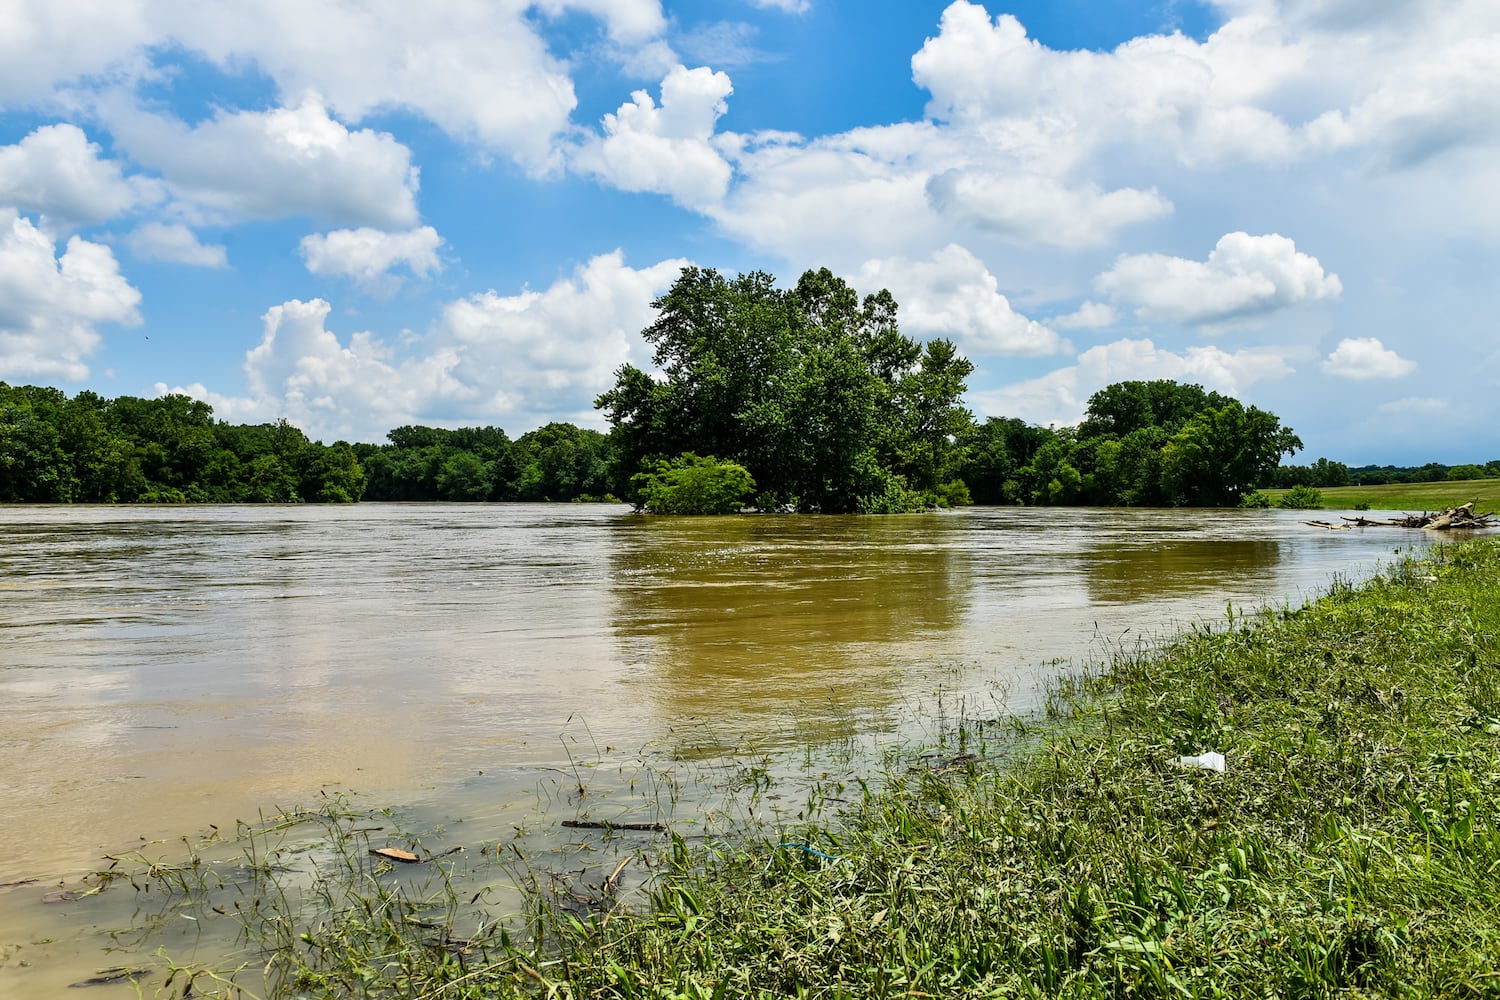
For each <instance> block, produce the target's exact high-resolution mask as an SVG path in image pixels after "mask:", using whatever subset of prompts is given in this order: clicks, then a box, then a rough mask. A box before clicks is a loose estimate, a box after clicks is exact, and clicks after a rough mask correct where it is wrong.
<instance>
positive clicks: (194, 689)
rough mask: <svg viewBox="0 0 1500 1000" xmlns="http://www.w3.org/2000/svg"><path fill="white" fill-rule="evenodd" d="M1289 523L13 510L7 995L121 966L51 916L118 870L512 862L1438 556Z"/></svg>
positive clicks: (0, 855)
mask: <svg viewBox="0 0 1500 1000" xmlns="http://www.w3.org/2000/svg"><path fill="white" fill-rule="evenodd" d="M1325 516H1326V515H1325ZM1299 522H1300V516H1299V515H1298V514H1296V513H1295V512H1283V511H1193V512H1186V513H1185V512H1182V511H1145V510H1131V511H1122V510H1108V511H1103V510H1080V509H1061V510H1039V509H1027V510H1021V509H1015V510H1012V509H994V508H980V509H969V510H964V511H957V512H945V513H938V514H927V515H913V516H904V517H886V518H853V517H851V518H810V517H792V516H786V517H780V516H766V517H744V518H703V519H659V518H658V519H653V518H643V517H637V516H634V515H631V514H630V513H628V511H626V510H625V509H624V508H620V507H605V506H580V505H425V504H419V505H406V504H401V505H394V504H392V505H381V504H365V505H360V506H354V507H167V508H121V507H28V506H14V507H0V752H3V754H4V765H3V768H0V831H3V832H0V883H17V882H24V883H26V884H22V885H8V886H6V887H0V996H4V997H12V996H14V997H33V996H35V997H46V996H51V995H61V994H60V993H59V991H60V990H62V989H63V988H64V987H65V986H66V985H67V983H69V982H73V981H76V980H79V979H83V978H86V977H87V976H88V975H90V974H93V973H94V972H96V971H97V970H98V969H101V968H105V967H109V966H114V965H119V964H121V963H122V959H121V957H120V953H119V952H106V951H105V946H106V945H108V944H109V941H108V940H107V939H106V936H107V932H108V931H109V930H110V922H111V921H112V920H118V919H120V917H119V914H117V913H112V912H111V911H108V910H107V909H106V910H100V909H98V908H95V907H91V906H90V905H88V903H87V902H86V901H78V902H76V903H65V904H57V903H53V904H44V903H43V902H42V898H43V896H44V895H45V894H46V893H47V892H50V891H52V890H54V889H56V888H57V887H59V886H65V885H70V884H75V883H76V880H77V879H78V878H79V877H80V876H82V875H84V874H85V873H87V872H90V871H93V870H95V869H97V868H99V867H101V866H102V863H103V862H102V859H103V858H104V857H105V856H106V855H110V854H116V853H119V852H122V851H129V850H132V849H135V848H137V847H139V846H140V845H142V844H153V843H156V842H168V843H170V842H172V841H173V840H174V839H176V838H181V837H183V836H195V835H197V834H198V833H199V832H201V831H203V830H205V829H206V828H207V827H208V825H209V824H218V825H225V826H228V827H232V825H233V823H234V822H235V820H237V819H242V818H254V817H255V816H257V815H262V814H264V813H266V811H267V810H272V809H274V808H276V807H279V806H287V805H290V804H295V803H301V802H307V801H309V800H311V799H314V798H315V797H316V796H317V795H318V793H319V790H320V789H325V788H337V789H350V790H354V791H356V792H358V793H359V794H360V796H362V798H363V799H364V800H366V801H370V802H373V803H377V804H379V803H398V804H402V805H409V806H412V807H414V808H419V807H425V808H428V809H432V810H440V811H442V812H443V814H444V815H449V816H462V817H464V818H465V819H466V821H467V822H469V823H470V824H471V825H475V826H477V827H478V828H480V829H484V828H486V827H487V826H488V827H493V828H494V829H496V830H500V829H503V828H506V827H507V826H510V825H514V824H515V823H517V822H524V819H522V820H518V819H517V817H518V816H519V817H524V816H525V815H526V814H527V813H528V811H529V810H535V809H536V808H537V804H536V802H535V795H536V788H537V776H538V775H539V774H542V773H558V772H561V771H564V770H567V769H569V768H571V767H573V766H574V765H575V764H576V762H577V759H578V756H580V755H584V756H589V757H592V758H596V759H603V758H608V757H610V756H611V755H616V754H620V753H628V754H633V755H635V756H636V757H641V758H651V757H656V758H659V759H661V760H666V761H670V760H673V759H699V760H701V759H708V758H729V759H733V758H736V757H744V758H747V759H748V758H750V757H754V756H756V755H764V756H765V757H767V758H770V757H774V756H775V755H776V754H778V753H789V754H797V753H803V754H805V753H806V752H807V748H809V747H816V746H819V745H825V744H828V743H830V742H835V741H840V740H845V741H847V740H850V739H852V738H859V739H864V740H867V741H868V740H872V739H873V740H875V741H876V742H880V741H890V742H897V741H901V740H910V739H914V738H921V736H922V735H923V727H924V726H930V725H931V718H932V715H933V712H934V711H935V710H937V711H941V712H952V711H955V710H956V711H959V712H978V713H980V714H983V715H985V716H987V717H993V716H995V715H998V714H1001V713H1003V712H1006V711H1025V710H1027V709H1028V708H1029V707H1031V706H1033V705H1034V704H1035V703H1036V700H1037V698H1038V690H1039V687H1040V685H1041V683H1043V682H1044V681H1045V679H1046V678H1048V677H1051V676H1053V675H1055V673H1056V672H1057V670H1058V669H1059V666H1058V664H1059V663H1060V662H1081V661H1085V660H1089V659H1094V658H1098V657H1101V656H1105V655H1107V654H1108V652H1109V649H1110V648H1111V647H1112V646H1114V645H1118V644H1127V645H1128V644H1131V643H1133V642H1135V641H1137V639H1149V638H1151V637H1154V636H1160V635H1163V634H1166V633H1168V632H1170V631H1171V630H1172V629H1174V628H1176V627H1178V626H1181V625H1185V624H1188V623H1191V622H1201V621H1204V620H1213V619H1222V618H1223V616H1224V613H1225V608H1226V605H1233V606H1234V607H1236V608H1254V607H1256V606H1259V605H1262V604H1266V603H1270V604H1274V605H1280V604H1284V603H1291V604H1293V605H1296V604H1300V603H1301V602H1302V601H1303V600H1304V599H1306V598H1308V597H1311V596H1314V595H1315V594H1316V593H1318V592H1319V591H1321V590H1323V589H1324V588H1326V587H1327V586H1328V585H1329V583H1330V582H1331V581H1332V580H1333V579H1335V578H1336V577H1340V576H1341V577H1344V578H1349V579H1357V578H1359V577H1361V576H1363V575H1365V574H1367V573H1368V572H1370V571H1371V570H1372V569H1374V568H1375V567H1376V566H1377V565H1378V564H1380V563H1382V562H1384V563H1389V562H1391V561H1392V560H1393V559H1394V558H1395V557H1396V553H1398V552H1405V551H1409V550H1410V547H1412V546H1419V545H1422V544H1425V539H1424V538H1423V536H1421V535H1420V534H1419V533H1408V532H1404V531H1400V530H1397V529H1372V530H1366V531H1350V532H1325V531H1318V530H1315V529H1312V528H1308V527H1305V526H1303V525H1301V524H1300V523H1299ZM934 706H939V707H938V708H937V709H935V708H934ZM955 706H959V707H958V708H957V709H955ZM476 835H478V834H476ZM488 835H489V836H499V835H500V834H499V833H491V834H488ZM28 880H35V881H28ZM115 943H116V944H118V942H117V941H116V942H115ZM150 950H151V949H150V947H146V949H145V952H144V954H146V955H149V954H150ZM127 951H128V950H127ZM198 957H199V958H200V960H201V959H202V956H198ZM139 958H140V956H139V955H136V956H132V955H130V954H128V953H127V954H126V955H125V960H130V959H139ZM129 990H130V987H128V986H111V987H99V988H98V991H99V993H98V995H101V996H103V995H109V994H110V992H111V991H113V992H115V993H118V994H121V995H127V994H128V991H129ZM147 992H148V994H149V992H150V991H149V990H148V991H147ZM73 995H76V993H75V994H73Z"/></svg>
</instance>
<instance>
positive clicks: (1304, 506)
mask: <svg viewBox="0 0 1500 1000" xmlns="http://www.w3.org/2000/svg"><path fill="white" fill-rule="evenodd" d="M1276 506H1278V507H1280V508H1282V509H1283V510H1316V509H1317V508H1319V507H1321V506H1323V491H1322V490H1315V489H1313V488H1312V487H1311V486H1293V487H1292V488H1291V489H1289V490H1287V491H1286V492H1285V493H1283V494H1282V495H1281V499H1279V500H1277V501H1276Z"/></svg>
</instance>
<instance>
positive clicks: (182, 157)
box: [110, 98, 417, 228]
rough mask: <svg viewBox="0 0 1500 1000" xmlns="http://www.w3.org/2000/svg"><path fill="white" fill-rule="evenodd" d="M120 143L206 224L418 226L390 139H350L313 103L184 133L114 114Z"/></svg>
mask: <svg viewBox="0 0 1500 1000" xmlns="http://www.w3.org/2000/svg"><path fill="white" fill-rule="evenodd" d="M110 117H111V124H112V126H113V128H114V132H115V135H116V138H117V139H118V140H119V141H120V142H121V144H122V145H123V146H124V147H125V148H126V149H127V150H128V151H129V152H130V155H131V156H132V157H133V158H134V159H135V160H137V161H138V162H140V163H142V164H144V165H146V166H149V167H152V168H153V169H155V170H158V171H160V172H161V175H162V177H163V178H164V180H165V182H166V184H167V186H168V187H169V188H170V189H171V191H172V192H173V194H174V195H176V196H177V197H178V198H180V199H181V200H183V201H184V202H187V203H189V204H190V205H195V206H199V207H200V208H201V209H202V210H203V211H204V212H206V213H207V214H209V215H210V216H217V217H225V218H228V219H236V220H237V219H242V218H252V219H271V218H281V217H285V216H289V215H307V216H311V217H313V218H316V219H321V220H327V221H332V222H343V223H354V224H356V225H371V226H382V227H388V228H400V227H403V226H409V225H412V224H413V223H415V222H416V221H417V202H416V192H417V170H416V168H415V167H413V166H412V165H411V153H410V151H409V150H408V149H407V148H406V147H405V146H403V145H402V144H401V143H399V142H397V141H396V139H395V138H394V137H392V136H391V135H390V134H388V133H385V132H375V131H372V130H370V129H358V130H356V131H350V130H349V129H348V128H346V127H345V126H344V125H343V124H342V123H340V122H339V121H337V120H335V119H334V118H332V117H331V116H330V115H329V114H328V110H327V108H325V107H324V106H323V104H322V103H321V102H319V101H318V100H316V99H315V98H308V99H306V100H304V101H303V102H302V103H301V104H299V105H298V106H296V107H292V108H287V107H282V108H273V109H272V110H270V111H264V112H260V111H222V110H221V111H219V112H217V113H216V114H215V115H214V116H213V117H212V118H211V119H209V120H207V121H205V122H203V123H201V124H199V125H197V126H195V127H191V128H190V127H188V126H187V125H185V124H183V123H182V122H180V121H177V120H176V119H172V118H165V117H159V116H156V115H151V114H146V113H143V112H139V111H135V110H122V109H114V112H113V113H112V114H111V116H110Z"/></svg>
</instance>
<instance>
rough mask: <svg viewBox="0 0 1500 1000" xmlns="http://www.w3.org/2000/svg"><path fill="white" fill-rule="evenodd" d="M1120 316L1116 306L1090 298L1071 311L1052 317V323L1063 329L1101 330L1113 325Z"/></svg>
mask: <svg viewBox="0 0 1500 1000" xmlns="http://www.w3.org/2000/svg"><path fill="white" fill-rule="evenodd" d="M1119 318H1120V317H1119V314H1118V313H1116V312H1115V307H1114V306H1112V305H1110V304H1109V303H1107V302H1094V301H1092V300H1089V301H1085V302H1083V303H1082V304H1080V305H1079V307H1078V308H1077V309H1074V310H1073V311H1072V312H1070V313H1063V314H1062V315H1061V316H1054V317H1052V325H1053V326H1055V327H1058V328H1059V329H1063V330H1099V329H1103V328H1104V327H1106V326H1111V325H1113V324H1114V322H1115V320H1117V319H1119Z"/></svg>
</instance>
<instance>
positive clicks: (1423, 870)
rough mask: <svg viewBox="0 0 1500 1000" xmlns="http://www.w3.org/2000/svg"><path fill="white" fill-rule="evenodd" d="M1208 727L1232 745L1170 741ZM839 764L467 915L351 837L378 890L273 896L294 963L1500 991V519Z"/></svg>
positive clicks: (1125, 992)
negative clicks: (1212, 756)
mask: <svg viewBox="0 0 1500 1000" xmlns="http://www.w3.org/2000/svg"><path fill="white" fill-rule="evenodd" d="M1208 751H1217V752H1221V753H1222V754H1223V755H1224V757H1225V759H1226V761H1227V767H1226V770H1225V771H1224V772H1223V773H1218V772H1215V771H1212V770H1205V769H1200V768H1195V767H1184V766H1181V765H1180V764H1176V763H1174V759H1175V758H1178V757H1180V756H1184V755H1198V754H1202V753H1205V752H1208ZM753 791H755V792H763V791H765V790H764V789H762V788H760V787H759V786H757V787H756V788H755V789H754V790H753ZM832 791H833V790H830V789H823V790H821V792H820V794H819V795H818V796H817V799H818V801H817V802H814V803H812V804H811V807H810V808H809V809H808V810H806V811H805V813H804V816H806V817H810V819H806V820H804V821H799V822H795V823H792V824H790V825H789V826H788V827H787V828H785V829H778V830H775V831H764V836H762V837H752V839H751V840H750V841H748V842H746V841H744V840H740V841H737V842H735V843H717V842H714V841H707V842H704V841H693V842H689V841H685V840H683V839H681V838H679V837H677V836H675V835H673V836H671V837H670V843H668V842H667V841H668V839H669V838H665V837H664V838H662V841H661V843H662V846H661V847H660V849H652V850H648V851H646V852H643V853H642V854H640V855H638V856H635V857H634V858H632V859H631V860H630V864H632V865H633V866H634V870H637V871H638V872H640V873H644V874H645V877H644V879H643V880H642V881H640V882H639V883H638V885H639V888H638V889H636V890H634V891H633V892H626V893H620V892H619V891H618V890H619V887H620V885H621V884H622V883H621V881H620V875H621V871H622V870H623V869H624V865H623V864H622V865H621V867H614V864H613V862H611V863H608V864H603V865H599V866H597V867H595V868H594V869H593V874H591V875H589V874H585V875H580V876H575V877H573V878H572V880H571V881H568V879H567V878H566V877H564V878H563V880H562V881H561V882H560V881H559V876H558V875H556V874H555V873H552V872H543V871H540V870H538V869H531V870H529V872H527V873H525V874H524V876H523V878H524V879H526V880H529V881H530V884H531V886H532V889H533V892H532V895H531V907H530V909H529V910H528V912H527V914H526V915H525V919H524V920H523V921H519V922H513V924H512V925H511V926H510V927H509V929H507V930H505V931H501V930H499V929H498V928H497V927H496V926H495V925H487V926H486V927H484V928H481V930H480V931H479V932H478V933H474V932H465V931H464V929H463V928H462V927H456V926H455V923H456V922H458V921H461V920H462V919H467V918H462V917H458V916H455V915H456V914H458V913H459V911H461V910H462V904H463V902H464V900H461V899H459V900H455V899H454V898H453V895H452V893H451V891H450V893H449V894H448V895H447V896H446V897H444V896H442V894H441V893H439V894H438V895H436V896H432V895H429V896H425V897H422V898H421V899H417V898H415V897H414V896H412V895H411V894H410V893H409V892H408V891H406V890H402V889H400V888H399V887H395V884H394V883H393V882H392V881H391V880H390V878H389V877H388V876H387V875H382V874H381V873H380V871H379V870H375V869H370V868H369V867H368V865H369V863H370V859H369V858H368V857H366V856H365V855H364V852H363V851H353V852H350V854H349V856H348V857H347V858H346V861H347V863H348V865H349V866H350V867H349V870H350V871H351V872H353V873H354V875H353V880H354V881H353V883H352V884H353V885H355V886H356V888H355V889H354V891H345V890H340V891H337V892H333V891H327V890H320V891H321V894H322V895H323V896H324V897H325V899H326V901H327V906H326V908H325V911H324V912H323V914H322V916H321V917H319V918H318V919H317V920H316V921H313V922H310V923H306V924H305V925H297V924H296V923H295V921H293V920H291V919H289V918H288V917H287V916H286V915H285V914H284V913H272V914H271V915H270V916H268V917H266V918H265V920H264V921H262V923H261V924H259V925H258V926H260V927H261V928H262V930H263V931H264V930H265V929H266V928H269V929H270V933H268V934H267V935H266V937H264V939H263V940H265V941H266V942H267V943H271V942H274V943H275V944H277V945H278V949H277V950H276V952H275V953H274V954H273V955H272V957H271V966H270V967H271V968H272V970H273V976H272V979H273V980H274V981H275V982H277V983H280V984H281V985H280V987H278V989H279V990H280V991H281V993H282V995H309V996H321V995H337V996H377V995H378V996H385V995H391V996H403V997H413V996H420V997H428V998H438V997H468V998H477V997H508V996H555V997H572V998H580V1000H581V998H584V997H655V998H669V997H670V998H679V997H687V998H699V997H724V998H727V997H762V996H763V997H782V996H814V997H989V996H1004V997H1009V996H1058V997H1151V996H1173V997H1177V996H1182V997H1215V996H1226V997H1251V996H1253V997H1265V996H1278V997H1306V996H1314V997H1316V996H1333V995H1340V996H1391V997H1396V996H1401V997H1428V996H1430V997H1438V996H1441V997H1475V996H1492V997H1500V971H1497V970H1500V902H1497V898H1500V827H1497V805H1500V546H1497V545H1496V544H1494V543H1486V542H1477V543H1468V544H1464V545H1460V546H1456V547H1452V548H1447V549H1443V550H1441V551H1439V552H1438V553H1437V554H1436V556H1435V557H1434V560H1433V561H1432V562H1424V563H1412V564H1403V565H1400V566H1398V567H1396V568H1394V569H1393V570H1392V571H1391V572H1389V573H1388V574H1387V575H1386V576H1384V577H1383V578H1381V579H1378V580H1376V581H1374V582H1373V583H1371V584H1369V585H1368V586H1365V587H1362V588H1359V589H1354V588H1349V587H1336V588H1335V589H1334V590H1333V591H1332V592H1331V593H1330V594H1329V595H1328V596H1327V597H1325V598H1324V599H1322V600H1320V601H1318V602H1316V603H1315V604H1312V605H1310V606H1308V607H1305V608H1300V609H1286V610H1283V611H1280V612H1275V613H1267V614H1264V615H1259V616H1252V617H1251V618H1248V619H1246V618H1240V617H1238V616H1235V617H1232V618H1231V619H1229V620H1228V621H1226V622H1221V623H1219V625H1218V626H1216V627H1214V628H1211V629H1210V628H1204V629H1195V630H1191V631H1189V632H1188V633H1187V634H1185V635H1183V636H1182V637H1180V638H1179V639H1177V640H1175V641H1174V642H1173V643H1172V644H1171V645H1170V646H1168V647H1166V648H1165V649H1162V650H1159V651H1147V652H1131V651H1122V652H1121V653H1120V654H1119V655H1118V656H1117V657H1116V659H1115V660H1114V662H1113V663H1112V664H1111V665H1110V667H1109V669H1108V670H1107V671H1101V672H1099V673H1097V674H1092V675H1089V676H1085V677H1082V678H1076V679H1074V680H1073V681H1071V682H1068V683H1067V684H1066V686H1065V687H1064V688H1063V689H1061V690H1059V691H1058V692H1057V693H1056V695H1055V696H1054V698H1053V699H1052V711H1051V713H1050V715H1049V717H1048V718H1046V719H1039V720H1034V721H1032V722H1018V721H1014V720H1003V719H997V720H962V721H959V722H957V723H955V726H954V728H953V729H952V731H951V733H950V735H949V737H948V739H947V742H946V743H945V745H943V746H940V747H937V748H934V749H931V750H929V751H928V752H925V753H921V754H917V753H912V754H910V755H907V756H905V757H902V758H899V759H896V758H893V759H892V760H891V761H890V762H889V764H888V773H886V774H884V775H882V779H881V781H880V782H878V783H877V782H875V781H871V782H869V783H868V784H866V783H856V784H855V786H854V787H853V788H852V789H850V790H844V791H843V792H842V795H841V796H840V797H843V798H846V799H847V800H848V801H846V802H843V803H838V802H835V801H834V800H833V797H832ZM830 803H832V808H834V809H837V810H839V814H838V815H837V816H831V815H829V814H828V813H827V812H826V811H824V810H820V809H818V808H815V807H816V806H818V805H819V804H822V805H824V806H827V805H829V804H830ZM618 837H619V835H618V834H615V835H613V837H612V836H611V835H610V834H601V841H600V844H601V846H603V845H608V844H609V843H612V842H613V843H618ZM339 839H340V840H341V841H342V840H343V839H345V838H343V837H342V835H341V836H340V838H339ZM418 851H419V853H420V848H419V849H418ZM627 857H628V855H627ZM387 867H389V866H387ZM560 886H561V887H560ZM298 919H305V918H298ZM256 961H257V962H259V961H260V959H259V958H257V959H256ZM180 986H181V982H180V981H179V988H180ZM208 986H209V982H208V981H207V980H206V979H205V980H201V981H200V982H199V990H198V995H203V994H204V993H206V992H207V988H208ZM174 995H175V994H174Z"/></svg>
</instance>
